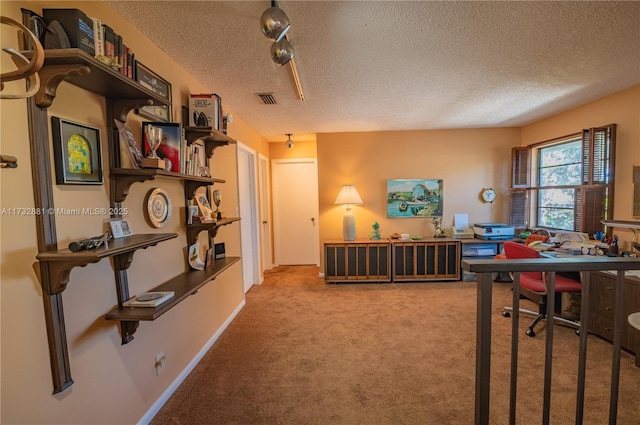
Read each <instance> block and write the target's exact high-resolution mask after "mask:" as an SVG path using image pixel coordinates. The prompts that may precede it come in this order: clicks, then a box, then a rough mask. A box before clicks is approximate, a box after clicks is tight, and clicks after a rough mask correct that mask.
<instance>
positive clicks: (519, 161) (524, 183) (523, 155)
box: [511, 147, 531, 189]
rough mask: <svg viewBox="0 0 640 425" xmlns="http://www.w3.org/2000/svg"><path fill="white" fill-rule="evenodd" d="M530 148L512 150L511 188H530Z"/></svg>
mask: <svg viewBox="0 0 640 425" xmlns="http://www.w3.org/2000/svg"><path fill="white" fill-rule="evenodd" d="M530 152H531V150H530V148H528V147H517V148H512V149H511V188H513V189H515V188H521V187H529V158H530V157H531V155H530Z"/></svg>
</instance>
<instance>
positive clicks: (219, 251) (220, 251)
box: [213, 242, 226, 260]
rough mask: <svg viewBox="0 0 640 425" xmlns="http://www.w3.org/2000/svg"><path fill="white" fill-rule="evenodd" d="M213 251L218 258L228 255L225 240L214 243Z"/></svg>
mask: <svg viewBox="0 0 640 425" xmlns="http://www.w3.org/2000/svg"><path fill="white" fill-rule="evenodd" d="M213 252H214V255H215V257H214V258H215V259H216V260H221V259H223V258H224V257H225V256H226V253H225V248H224V242H220V243H216V244H213Z"/></svg>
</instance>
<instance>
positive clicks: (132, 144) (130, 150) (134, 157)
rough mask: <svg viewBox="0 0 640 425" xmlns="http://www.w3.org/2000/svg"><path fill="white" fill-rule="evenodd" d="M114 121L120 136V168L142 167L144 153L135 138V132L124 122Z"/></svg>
mask: <svg viewBox="0 0 640 425" xmlns="http://www.w3.org/2000/svg"><path fill="white" fill-rule="evenodd" d="M114 121H115V123H116V127H117V128H118V134H119V136H120V148H121V150H120V155H121V156H120V166H121V167H122V168H140V167H142V152H141V151H140V148H139V147H138V142H137V141H136V139H135V137H133V131H131V129H130V128H129V126H128V125H127V124H125V123H123V122H122V121H119V120H114ZM125 158H126V159H125ZM127 160H128V161H127Z"/></svg>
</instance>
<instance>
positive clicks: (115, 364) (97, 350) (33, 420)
mask: <svg viewBox="0 0 640 425" xmlns="http://www.w3.org/2000/svg"><path fill="white" fill-rule="evenodd" d="M20 7H25V8H28V9H31V10H34V11H36V12H40V11H41V9H42V7H77V8H80V9H82V10H83V11H84V12H86V13H87V14H88V15H90V16H99V17H100V18H101V19H102V21H103V22H104V23H107V24H109V25H110V26H112V27H113V28H114V30H115V31H116V32H118V33H119V34H121V35H122V36H123V37H124V40H125V41H126V43H127V44H128V45H129V46H130V47H131V48H132V49H133V50H134V51H135V52H136V56H137V58H139V59H140V60H141V61H142V62H144V63H145V65H147V66H148V67H150V68H151V69H153V70H154V71H156V72H157V73H158V74H159V75H161V76H162V77H163V78H165V79H166V80H168V81H170V82H171V83H172V89H173V99H174V104H173V107H174V117H176V118H178V117H180V106H181V105H186V104H187V103H186V96H187V95H188V93H204V92H215V91H216V87H205V86H204V85H202V84H201V83H200V82H198V81H196V80H195V79H193V78H192V77H191V76H190V75H188V74H187V73H186V72H185V71H184V70H183V69H182V68H181V67H180V66H179V65H178V64H177V63H175V62H174V61H173V60H172V59H171V58H169V57H167V56H166V55H165V54H164V53H163V52H162V51H160V49H158V48H157V47H156V46H155V45H154V44H152V43H151V42H150V41H149V40H148V39H146V38H145V37H144V36H143V35H142V34H140V33H139V32H138V31H137V30H136V29H135V28H133V27H132V26H131V25H130V24H128V22H127V21H125V20H124V19H123V18H122V17H121V16H119V15H117V14H116V13H114V12H113V11H112V10H111V9H110V8H108V7H107V6H106V5H105V4H104V3H102V2H76V3H62V2H56V3H55V6H54V5H53V4H52V3H51V2H7V1H3V2H2V15H3V16H9V17H13V18H14V19H15V20H17V21H19V22H20V21H21V17H20ZM2 27H3V33H2V35H3V38H2V46H3V47H8V46H10V45H11V46H13V47H18V46H17V43H14V41H15V40H17V37H16V32H15V31H13V30H12V31H6V28H5V27H6V26H2ZM6 56H7V55H2V57H3V60H5V57H6ZM8 66H9V65H7V63H6V62H3V72H4V70H5V69H8V68H5V67H8ZM223 101H224V99H223ZM0 108H1V124H2V125H1V129H0V137H1V140H0V143H1V145H0V146H1V152H2V153H3V154H6V155H14V156H17V157H18V160H19V166H18V168H16V169H13V170H4V169H3V170H2V171H1V172H0V179H1V180H0V187H1V193H2V197H1V208H19V207H33V205H34V200H33V192H32V183H31V168H30V162H29V157H30V152H29V144H28V129H27V117H26V110H27V108H26V102H25V101H24V100H2V101H0ZM48 113H49V116H58V117H62V118H67V119H69V120H72V121H76V122H80V123H84V124H87V125H90V126H94V127H97V128H99V129H100V131H101V134H102V153H103V170H104V171H105V183H104V184H103V185H100V186H56V185H55V184H54V187H53V195H54V204H55V206H56V207H58V208H60V207H64V208H83V207H91V208H94V207H108V206H109V195H108V194H109V179H108V157H107V140H106V128H107V125H108V123H106V122H105V119H106V111H105V101H104V99H103V98H102V97H100V96H97V95H94V94H92V93H89V92H86V91H84V90H82V89H80V88H77V87H75V86H73V85H71V84H69V83H62V84H61V85H60V87H59V89H58V96H57V98H56V100H55V101H54V103H53V105H52V107H51V108H49V111H48ZM234 118H235V119H234V122H233V123H232V124H231V125H230V126H229V135H230V136H231V137H241V138H242V141H243V143H245V144H247V145H248V146H251V147H252V148H253V149H255V150H257V151H259V152H262V153H263V154H265V155H268V144H267V143H266V142H265V141H264V140H263V138H262V137H260V136H259V135H258V134H257V133H256V132H255V131H253V130H252V129H251V128H249V127H248V126H247V125H246V123H244V122H243V121H242V119H241V117H238V116H236V117H234ZM139 121H140V120H139V118H138V117H137V116H135V115H134V114H130V115H129V119H128V124H129V125H130V126H131V127H132V129H133V131H134V134H136V135H137V134H139V132H140V123H139ZM235 164H236V152H235V146H229V147H223V148H218V149H216V151H215V153H214V157H213V160H212V161H211V164H210V165H211V168H212V172H213V175H214V177H217V178H222V179H225V180H226V183H224V184H220V185H218V184H217V185H216V188H219V189H221V190H222V191H223V193H224V209H225V210H227V211H231V212H232V211H234V210H235V206H237V204H238V196H237V192H238V188H237V174H236V165H235ZM52 168H53V161H52ZM153 187H163V188H165V189H166V190H167V191H168V193H169V195H170V197H171V200H172V201H173V205H174V210H173V217H172V218H171V220H170V222H169V224H168V225H167V226H166V227H165V228H163V229H160V230H156V229H155V228H151V227H150V226H149V225H148V224H147V222H146V220H145V216H144V213H143V210H144V208H145V204H144V198H145V195H146V194H147V192H148V191H149V190H150V189H151V188H153ZM183 206H184V189H183V187H182V184H181V183H180V182H175V181H172V180H167V179H158V180H155V181H151V182H145V183H135V184H133V185H132V187H131V191H130V194H129V196H128V198H127V199H126V201H125V202H124V203H123V207H125V208H128V209H129V211H130V213H129V215H128V216H127V218H128V219H129V220H130V224H131V226H132V227H133V230H134V231H135V232H137V233H152V232H163V233H164V232H176V233H178V237H177V238H175V239H172V240H171V241H167V242H164V243H161V244H159V245H157V246H155V247H149V248H147V249H144V250H139V251H137V252H136V253H135V254H134V259H133V263H132V265H131V267H130V269H129V270H128V274H129V282H130V292H131V294H136V293H139V292H143V291H146V290H148V289H150V288H153V287H155V286H156V285H158V284H160V283H162V282H163V281H165V280H167V279H168V278H170V277H172V276H175V275H177V274H179V273H182V272H183V271H185V270H186V255H185V251H186V238H185V234H184V230H183V224H184V211H183ZM107 220H108V217H107V216H105V217H95V216H94V217H90V216H73V217H71V216H65V215H62V214H60V215H57V216H56V228H57V229H56V230H57V236H58V240H59V246H60V247H66V246H67V244H68V243H69V242H70V241H72V240H76V239H79V238H85V237H89V236H94V235H97V234H100V233H102V232H103V231H104V230H105V226H106V223H107ZM0 226H1V232H0V244H1V251H2V252H1V255H2V268H1V269H2V270H1V278H2V287H1V291H2V292H1V302H2V310H1V322H2V353H1V354H2V377H1V379H2V405H1V415H2V416H1V419H0V422H2V423H6V424H18V423H24V424H38V423H42V424H52V423H57V424H63V423H64V424H91V423H103V424H131V423H135V422H137V421H138V420H140V419H141V418H142V417H143V415H144V414H145V413H146V412H147V411H148V409H150V408H151V407H152V405H153V403H155V402H156V401H157V400H158V399H160V398H161V396H162V394H163V392H164V391H166V390H167V389H168V388H169V387H170V385H171V384H172V382H173V381H174V380H175V379H176V378H178V377H179V374H180V373H181V372H182V371H183V370H184V369H185V368H186V367H188V366H189V362H191V361H192V359H194V357H196V356H197V355H198V353H199V351H200V350H201V349H202V348H203V347H204V346H206V344H207V343H208V342H209V341H210V340H211V339H212V338H213V337H214V335H215V334H216V332H218V331H219V330H220V329H221V328H222V327H223V326H224V324H225V321H226V320H228V319H229V318H230V317H231V316H232V315H233V314H234V312H235V311H236V310H237V309H239V308H240V307H241V306H242V305H243V303H244V294H243V289H242V272H241V264H240V263H237V264H236V265H234V266H233V267H232V268H230V269H229V270H227V271H226V272H225V273H223V274H222V275H221V276H220V277H218V279H216V280H215V281H213V282H210V283H209V284H207V285H205V286H204V287H203V288H202V289H201V290H200V291H198V293H197V294H196V295H195V296H192V297H189V298H187V299H186V300H185V301H183V302H182V303H180V304H179V305H177V306H176V307H175V308H173V309H172V310H170V311H169V312H167V313H166V314H164V315H163V316H161V317H160V318H159V319H157V320H155V321H153V322H143V323H141V324H140V326H139V328H138V330H137V332H136V334H135V339H134V340H133V341H132V342H131V343H129V344H127V345H124V346H123V345H121V336H120V332H119V326H118V323H117V322H107V321H106V320H104V314H106V313H107V312H108V311H109V310H110V309H111V308H113V307H114V306H115V305H116V304H117V299H116V292H115V285H114V275H113V267H112V264H111V262H110V260H108V259H105V260H102V261H100V262H99V263H96V264H90V265H88V266H86V267H79V268H75V269H73V271H72V272H71V276H70V282H69V285H68V286H67V289H66V290H65V291H64V293H63V300H64V313H65V320H66V331H67V340H68V348H69V356H70V365H71V374H72V378H73V379H74V381H75V383H74V384H73V385H72V386H71V387H70V388H69V389H67V390H65V391H64V392H62V393H60V394H57V395H52V394H51V393H52V389H53V386H52V381H51V370H50V366H49V351H48V342H47V337H46V328H45V321H44V313H43V305H42V293H41V292H42V291H41V289H40V285H39V281H38V278H37V276H36V273H35V272H34V265H35V256H36V254H37V242H36V232H35V219H34V217H33V216H25V215H17V216H16V215H6V214H5V215H3V216H2V217H1V223H0ZM203 235H204V233H203V234H201V237H202V236H203ZM239 240H240V238H239V224H238V223H233V224H231V225H228V226H225V227H223V228H222V229H220V231H219V233H218V237H217V238H216V241H217V242H218V241H224V242H225V243H226V244H227V253H228V255H239V254H240V243H239ZM160 351H164V353H165V354H166V355H167V357H168V363H167V366H166V368H165V370H164V372H163V373H162V374H161V375H160V376H156V373H155V369H154V357H155V355H156V354H158V353H159V352H160Z"/></svg>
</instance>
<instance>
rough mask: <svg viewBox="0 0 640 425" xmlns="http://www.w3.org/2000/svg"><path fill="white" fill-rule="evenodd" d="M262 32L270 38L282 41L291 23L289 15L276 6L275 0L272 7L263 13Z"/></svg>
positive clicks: (261, 20)
mask: <svg viewBox="0 0 640 425" xmlns="http://www.w3.org/2000/svg"><path fill="white" fill-rule="evenodd" d="M260 27H261V28H262V33H263V34H264V35H265V36H266V37H267V38H268V39H270V40H273V41H276V42H278V41H280V40H282V38H283V37H284V36H285V34H286V33H287V31H289V28H290V27H291V24H290V23H289V17H288V16H287V14H286V13H284V11H283V10H282V9H280V8H279V7H278V6H276V2H275V0H274V1H272V2H271V7H270V8H269V9H267V10H265V11H264V13H262V17H261V18H260Z"/></svg>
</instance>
